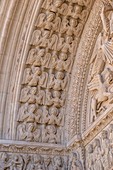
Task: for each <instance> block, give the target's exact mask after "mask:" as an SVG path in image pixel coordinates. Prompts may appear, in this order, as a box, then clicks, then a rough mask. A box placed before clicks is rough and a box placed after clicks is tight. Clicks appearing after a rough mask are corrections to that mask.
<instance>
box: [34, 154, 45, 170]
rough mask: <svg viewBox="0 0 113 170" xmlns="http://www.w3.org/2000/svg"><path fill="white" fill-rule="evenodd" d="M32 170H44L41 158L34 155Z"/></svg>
mask: <svg viewBox="0 0 113 170" xmlns="http://www.w3.org/2000/svg"><path fill="white" fill-rule="evenodd" d="M33 165H34V170H44V165H43V162H42V158H41V156H39V155H37V154H35V155H34V156H33Z"/></svg>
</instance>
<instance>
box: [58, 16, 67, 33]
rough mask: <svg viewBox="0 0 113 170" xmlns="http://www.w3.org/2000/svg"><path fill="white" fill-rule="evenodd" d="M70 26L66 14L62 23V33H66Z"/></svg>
mask: <svg viewBox="0 0 113 170" xmlns="http://www.w3.org/2000/svg"><path fill="white" fill-rule="evenodd" d="M68 26H69V20H68V18H67V16H64V17H63V19H62V23H61V28H60V33H61V34H64V33H66V32H67V30H68Z"/></svg>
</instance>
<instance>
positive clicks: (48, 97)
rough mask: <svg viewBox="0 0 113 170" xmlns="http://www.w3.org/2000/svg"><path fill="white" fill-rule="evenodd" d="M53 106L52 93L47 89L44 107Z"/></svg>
mask: <svg viewBox="0 0 113 170" xmlns="http://www.w3.org/2000/svg"><path fill="white" fill-rule="evenodd" d="M52 104H53V96H52V93H51V92H50V91H49V90H48V89H47V90H46V106H51V105H52Z"/></svg>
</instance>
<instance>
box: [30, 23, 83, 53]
mask: <svg viewBox="0 0 113 170" xmlns="http://www.w3.org/2000/svg"><path fill="white" fill-rule="evenodd" d="M81 29H82V27H81V26H80V28H79V31H80V30H81ZM63 31H64V29H63ZM78 33H79V32H78ZM78 33H77V35H78ZM30 44H31V45H34V46H36V47H38V48H39V47H41V48H48V49H50V50H53V51H62V52H63V53H68V52H69V53H71V54H72V55H73V54H75V50H76V46H77V38H76V37H73V36H69V35H65V36H61V34H59V35H57V34H55V33H53V34H52V33H51V31H50V30H44V29H41V30H39V29H36V30H35V31H34V32H33V35H32V38H31V42H30Z"/></svg>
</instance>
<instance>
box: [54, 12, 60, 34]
mask: <svg viewBox="0 0 113 170" xmlns="http://www.w3.org/2000/svg"><path fill="white" fill-rule="evenodd" d="M60 28H61V18H60V17H59V16H58V14H57V15H56V17H55V20H54V22H53V31H56V32H59V31H60Z"/></svg>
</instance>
